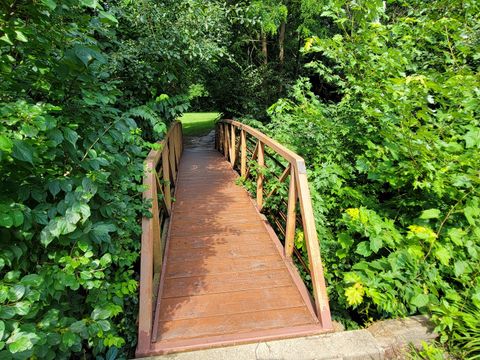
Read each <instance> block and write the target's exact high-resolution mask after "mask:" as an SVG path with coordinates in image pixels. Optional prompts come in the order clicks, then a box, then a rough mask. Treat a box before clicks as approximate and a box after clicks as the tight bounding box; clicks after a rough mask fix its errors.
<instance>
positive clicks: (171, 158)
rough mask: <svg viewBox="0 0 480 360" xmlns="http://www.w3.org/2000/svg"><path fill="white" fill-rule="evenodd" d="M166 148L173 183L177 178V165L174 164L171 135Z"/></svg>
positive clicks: (173, 147)
mask: <svg viewBox="0 0 480 360" xmlns="http://www.w3.org/2000/svg"><path fill="white" fill-rule="evenodd" d="M168 150H169V152H168V158H169V162H170V168H171V169H172V182H173V183H174V184H175V180H176V179H177V167H176V166H175V165H176V164H175V161H176V160H175V143H174V139H173V137H170V139H168Z"/></svg>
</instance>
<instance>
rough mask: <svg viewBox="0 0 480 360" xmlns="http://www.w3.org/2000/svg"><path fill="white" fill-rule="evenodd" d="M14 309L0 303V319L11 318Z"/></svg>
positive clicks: (13, 314)
mask: <svg viewBox="0 0 480 360" xmlns="http://www.w3.org/2000/svg"><path fill="white" fill-rule="evenodd" d="M15 314H16V313H15V309H14V308H13V307H12V306H4V305H0V319H6V320H8V319H11V318H13V317H14V316H15Z"/></svg>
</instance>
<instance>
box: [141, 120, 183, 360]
mask: <svg viewBox="0 0 480 360" xmlns="http://www.w3.org/2000/svg"><path fill="white" fill-rule="evenodd" d="M182 137H183V135H182V124H181V123H180V122H175V123H173V124H172V126H171V127H170V130H169V131H168V133H167V135H166V136H165V139H164V140H162V141H161V142H160V143H159V145H160V148H159V150H152V151H150V153H149V154H148V156H147V159H146V160H145V174H144V178H143V184H144V185H145V187H146V190H145V191H144V192H143V198H144V199H145V200H148V201H150V200H151V201H152V206H151V208H150V212H151V214H152V216H151V217H143V219H142V248H141V257H140V298H139V315H138V344H137V350H136V354H137V356H141V355H142V354H147V353H148V352H149V351H150V345H151V342H152V341H155V339H152V331H153V319H154V310H155V309H154V306H155V303H156V296H157V291H158V285H159V281H160V275H161V271H162V264H163V255H164V249H165V240H166V235H167V234H166V233H167V231H168V224H169V218H170V214H171V211H172V199H173V195H174V192H175V184H176V180H177V173H178V165H179V161H180V156H181V154H182V151H183V144H182Z"/></svg>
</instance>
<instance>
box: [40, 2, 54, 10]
mask: <svg viewBox="0 0 480 360" xmlns="http://www.w3.org/2000/svg"><path fill="white" fill-rule="evenodd" d="M42 3H43V4H44V5H45V6H46V7H48V8H49V9H50V10H55V8H56V7H57V3H56V2H55V1H54V0H42Z"/></svg>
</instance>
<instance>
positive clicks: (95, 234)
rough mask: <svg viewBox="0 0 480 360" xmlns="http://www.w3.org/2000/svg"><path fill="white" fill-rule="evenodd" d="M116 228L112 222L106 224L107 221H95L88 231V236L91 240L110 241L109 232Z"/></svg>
mask: <svg viewBox="0 0 480 360" xmlns="http://www.w3.org/2000/svg"><path fill="white" fill-rule="evenodd" d="M116 229H117V228H116V227H115V225H113V224H107V223H102V222H100V223H97V224H95V226H94V227H93V229H92V230H91V231H90V233H89V234H90V236H91V238H92V240H93V241H96V242H98V243H101V242H110V235H109V233H110V232H113V231H115V230H116Z"/></svg>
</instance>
